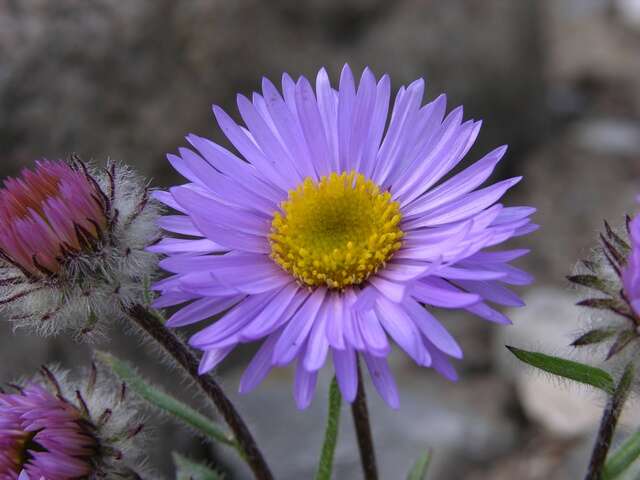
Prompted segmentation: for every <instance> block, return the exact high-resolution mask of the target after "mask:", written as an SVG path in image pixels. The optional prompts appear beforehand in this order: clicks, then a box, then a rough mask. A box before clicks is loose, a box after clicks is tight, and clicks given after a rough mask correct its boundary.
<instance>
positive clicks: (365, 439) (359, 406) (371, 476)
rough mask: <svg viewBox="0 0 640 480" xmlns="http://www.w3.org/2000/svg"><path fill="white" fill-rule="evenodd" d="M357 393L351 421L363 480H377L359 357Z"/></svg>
mask: <svg viewBox="0 0 640 480" xmlns="http://www.w3.org/2000/svg"><path fill="white" fill-rule="evenodd" d="M357 369H358V393H357V394H356V398H355V400H354V401H353V403H352V404H351V413H352V415H353V423H354V425H355V427H356V436H357V437H358V448H359V449H360V462H361V463H362V471H363V473H364V478H365V480H378V467H377V466H376V453H375V450H374V447H373V436H372V435H371V425H370V423H369V410H368V409H367V396H366V393H365V389H364V382H363V381H362V372H361V371H360V359H359V358H358V365H357Z"/></svg>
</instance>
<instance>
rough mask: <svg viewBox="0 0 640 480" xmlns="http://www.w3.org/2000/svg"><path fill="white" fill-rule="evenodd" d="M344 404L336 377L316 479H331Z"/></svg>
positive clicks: (330, 395)
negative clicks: (341, 410) (341, 409)
mask: <svg viewBox="0 0 640 480" xmlns="http://www.w3.org/2000/svg"><path fill="white" fill-rule="evenodd" d="M341 406H342V395H341V394H340V389H339V388H338V382H337V381H336V379H335V378H334V379H333V381H332V382H331V387H330V388H329V413H328V415H327V427H326V430H325V434H324V444H323V445H322V453H321V455H320V462H319V463H318V472H317V473H316V480H331V472H332V470H333V456H334V454H335V451H336V444H337V443H338V427H339V426H340V407H341Z"/></svg>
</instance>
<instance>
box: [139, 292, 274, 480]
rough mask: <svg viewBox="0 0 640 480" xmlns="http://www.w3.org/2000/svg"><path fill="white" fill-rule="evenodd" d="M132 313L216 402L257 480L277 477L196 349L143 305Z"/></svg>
mask: <svg viewBox="0 0 640 480" xmlns="http://www.w3.org/2000/svg"><path fill="white" fill-rule="evenodd" d="M128 314H129V317H130V318H131V319H132V320H133V321H134V322H135V323H136V324H137V325H138V326H139V327H140V328H141V329H142V330H143V331H144V332H145V333H146V334H147V335H149V336H150V337H151V338H152V339H153V340H155V341H156V342H157V343H158V344H159V345H160V346H161V347H162V349H163V350H164V351H165V352H167V353H168V354H169V355H170V356H171V357H172V358H173V359H174V360H175V361H176V363H177V364H178V365H179V366H180V367H181V368H182V369H183V370H184V371H185V372H186V373H187V375H188V376H189V377H191V379H192V380H193V381H194V382H195V383H196V385H198V386H199V387H200V389H201V390H202V391H203V393H204V394H205V396H206V397H207V398H208V399H209V400H210V401H211V402H212V403H213V404H214V405H215V407H216V408H217V410H218V411H219V412H220V414H221V415H222V417H223V418H224V420H225V422H226V423H227V425H228V426H229V428H230V429H231V431H232V432H233V434H234V437H235V439H236V440H237V442H238V444H239V445H240V447H241V449H242V452H243V457H244V459H245V460H246V462H247V464H248V465H249V467H250V468H251V470H252V471H253V474H254V476H255V478H256V479H257V480H273V474H272V473H271V471H270V470H269V467H268V465H267V463H266V461H265V459H264V457H263V456H262V453H261V452H260V450H259V449H258V446H257V444H256V442H255V440H254V439H253V436H252V435H251V432H250V431H249V429H248V428H247V425H246V424H245V422H244V420H243V419H242V418H241V417H240V414H239V413H238V411H237V410H236V409H235V407H234V406H233V404H232V403H231V401H230V400H229V399H228V398H227V396H226V395H225V393H224V392H223V391H222V388H220V386H219V385H218V383H217V382H216V381H215V379H214V378H213V376H212V375H210V374H207V375H200V374H199V373H198V359H197V358H196V356H195V355H194V353H193V351H192V350H191V349H190V348H189V347H188V346H187V345H186V344H185V343H184V342H183V341H182V340H181V339H180V338H178V337H177V336H176V335H175V334H174V333H173V332H172V331H171V330H169V329H168V328H166V327H165V326H164V325H163V323H162V322H161V321H160V320H159V319H158V318H157V317H156V316H155V315H153V314H152V313H151V312H150V311H149V310H148V309H146V308H145V307H143V306H142V305H134V306H133V307H131V308H129V309H128Z"/></svg>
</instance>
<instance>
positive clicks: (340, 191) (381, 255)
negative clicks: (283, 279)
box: [269, 172, 404, 289]
mask: <svg viewBox="0 0 640 480" xmlns="http://www.w3.org/2000/svg"><path fill="white" fill-rule="evenodd" d="M280 207H281V209H282V212H276V213H274V215H273V221H272V222H271V235H270V237H269V238H270V240H271V258H272V259H273V260H274V261H275V262H277V263H278V264H279V265H280V266H281V267H282V268H284V269H285V270H286V271H287V272H289V273H290V274H291V275H293V276H294V277H295V278H297V279H298V280H299V281H301V282H302V283H304V284H306V285H308V286H311V287H316V286H320V285H326V286H327V287H329V288H332V289H343V288H345V287H348V286H349V285H359V284H360V283H362V282H364V281H365V280H366V279H367V278H369V277H370V276H371V275H372V274H374V273H376V272H377V271H378V270H379V269H380V268H381V267H383V266H384V265H385V263H386V262H387V261H388V260H389V259H390V258H391V257H392V255H393V254H394V253H395V252H396V251H397V250H398V249H399V248H400V247H401V245H402V237H403V236H404V233H403V232H402V230H400V227H399V225H400V220H401V218H402V216H401V213H400V204H399V203H398V202H394V201H393V200H392V199H391V195H390V194H389V192H381V191H380V188H379V187H378V186H377V185H376V184H375V183H374V182H372V181H371V180H369V179H367V178H365V177H364V176H363V175H361V174H359V173H355V172H350V173H346V172H343V173H341V174H338V173H335V172H334V173H331V174H330V175H329V176H328V177H322V178H321V179H320V182H319V183H316V182H314V181H313V180H312V179H311V178H308V177H307V178H306V179H305V180H304V181H303V182H302V183H301V184H300V185H298V187H297V188H295V189H293V190H290V191H289V198H288V199H287V200H286V201H284V202H282V204H281V205H280Z"/></svg>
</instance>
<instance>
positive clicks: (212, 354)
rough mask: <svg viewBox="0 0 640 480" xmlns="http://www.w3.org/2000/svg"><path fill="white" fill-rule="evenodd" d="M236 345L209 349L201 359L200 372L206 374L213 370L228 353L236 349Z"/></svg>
mask: <svg viewBox="0 0 640 480" xmlns="http://www.w3.org/2000/svg"><path fill="white" fill-rule="evenodd" d="M234 347H235V346H230V347H224V348H214V349H213V350H207V351H206V352H205V353H204V355H203V356H202V359H201V360H200V365H199V366H198V374H199V375H204V374H205V373H207V372H209V371H210V370H213V369H214V368H216V366H218V364H220V362H222V360H224V359H225V358H226V357H227V355H229V353H230V352H231V350H233V349H234Z"/></svg>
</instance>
